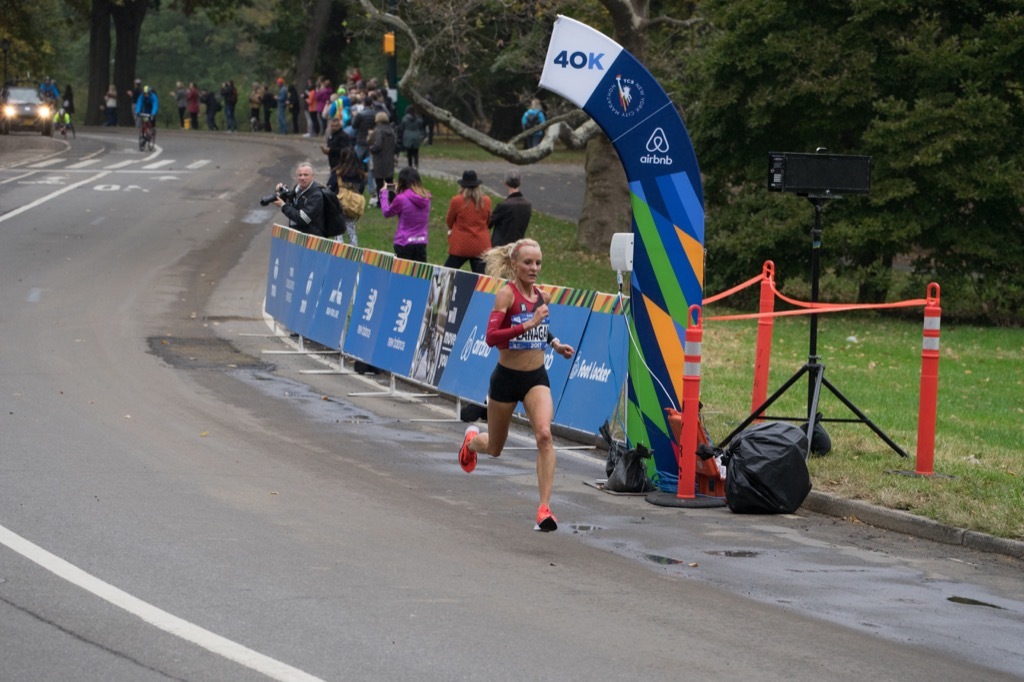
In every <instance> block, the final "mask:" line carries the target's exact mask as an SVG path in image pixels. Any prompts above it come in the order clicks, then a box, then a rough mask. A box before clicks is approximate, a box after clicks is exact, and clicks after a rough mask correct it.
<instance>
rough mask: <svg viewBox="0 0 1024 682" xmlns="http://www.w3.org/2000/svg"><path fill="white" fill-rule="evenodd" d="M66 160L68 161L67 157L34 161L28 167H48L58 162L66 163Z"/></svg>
mask: <svg viewBox="0 0 1024 682" xmlns="http://www.w3.org/2000/svg"><path fill="white" fill-rule="evenodd" d="M65 161H67V159H64V158H56V159H47V160H46V161H40V162H39V163H33V164H32V165H31V166H28V167H29V168H46V167H47V166H52V165H54V164H56V163H64V162H65Z"/></svg>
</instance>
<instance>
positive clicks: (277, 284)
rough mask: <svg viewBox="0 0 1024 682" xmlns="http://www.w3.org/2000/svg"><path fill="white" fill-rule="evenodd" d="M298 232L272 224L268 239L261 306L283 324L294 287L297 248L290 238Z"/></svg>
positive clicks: (297, 255)
mask: <svg viewBox="0 0 1024 682" xmlns="http://www.w3.org/2000/svg"><path fill="white" fill-rule="evenodd" d="M297 234H298V233H296V232H295V230H290V229H288V228H287V227H282V226H281V225H274V228H273V238H272V239H271V241H270V265H269V267H268V269H267V290H266V296H265V299H264V302H263V308H264V310H266V311H267V314H268V315H270V316H271V317H273V318H274V319H275V320H277V321H278V322H280V323H281V324H284V318H285V317H286V316H287V315H288V307H289V306H290V305H291V302H292V292H293V291H294V289H295V272H294V265H295V260H296V259H297V258H298V257H299V252H300V250H299V249H296V248H293V246H292V242H291V239H294V238H295V236H296V235H297Z"/></svg>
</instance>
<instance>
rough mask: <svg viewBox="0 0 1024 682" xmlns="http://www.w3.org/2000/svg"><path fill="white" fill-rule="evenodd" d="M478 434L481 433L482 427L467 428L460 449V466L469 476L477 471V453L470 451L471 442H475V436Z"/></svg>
mask: <svg viewBox="0 0 1024 682" xmlns="http://www.w3.org/2000/svg"><path fill="white" fill-rule="evenodd" d="M478 433H480V427H478V426H468V427H466V437H465V438H464V439H463V440H462V447H461V448H459V466H461V467H462V470H463V471H465V472H466V473H467V474H468V473H470V472H471V471H473V469H476V453H475V452H473V451H472V450H470V449H469V441H471V440H473V436H475V435H476V434H478Z"/></svg>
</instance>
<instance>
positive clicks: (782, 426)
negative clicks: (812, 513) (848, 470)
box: [722, 422, 811, 514]
mask: <svg viewBox="0 0 1024 682" xmlns="http://www.w3.org/2000/svg"><path fill="white" fill-rule="evenodd" d="M806 457H807V435H806V434H805V433H804V432H803V430H801V429H800V427H799V426H796V425H794V424H790V423H788V422H765V423H762V424H757V425H755V426H752V427H750V428H749V429H747V430H745V431H741V432H740V433H739V434H738V435H737V436H736V437H735V438H733V439H732V440H731V441H730V442H729V445H728V446H727V447H726V448H725V453H724V455H723V457H722V463H723V464H725V466H726V477H725V502H726V504H727V505H729V509H731V510H732V511H734V512H736V513H738V514H792V513H793V512H795V511H796V510H797V509H799V508H800V505H801V504H803V502H804V500H805V499H806V498H807V495H808V493H810V492H811V475H810V474H809V473H808V471H807V461H806Z"/></svg>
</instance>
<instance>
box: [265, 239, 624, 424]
mask: <svg viewBox="0 0 1024 682" xmlns="http://www.w3.org/2000/svg"><path fill="white" fill-rule="evenodd" d="M504 285H505V282H504V281H503V280H499V279H495V278H492V277H486V276H479V275H476V274H474V273H472V272H466V271H463V270H453V269H451V268H444V267H439V266H434V265H429V264H425V263H414V262H412V261H406V260H402V259H398V258H395V257H394V256H393V255H391V254H388V253H384V252H380V251H371V250H368V249H358V248H355V247H352V246H349V245H347V244H343V243H340V242H335V241H330V240H323V239H320V238H317V237H312V236H309V235H305V234H302V233H300V232H297V231H295V230H292V229H290V228H286V227H281V226H279V225H275V226H274V231H273V239H272V241H271V247H270V263H269V268H268V271H267V288H266V305H265V307H266V310H267V313H268V314H269V315H271V316H273V317H274V318H275V319H277V320H278V321H279V322H280V323H281V324H283V325H284V326H286V327H287V328H288V329H290V330H291V331H293V332H296V333H298V334H301V335H303V336H305V337H307V338H309V339H312V340H314V341H317V342H319V343H322V344H324V345H325V346H328V347H330V348H335V349H338V350H341V351H343V352H344V353H345V354H346V355H349V356H352V357H355V358H358V359H360V360H363V361H365V362H368V363H370V364H373V365H375V366H377V367H379V368H381V369H384V370H386V371H388V372H391V373H393V374H396V375H401V376H408V377H411V378H413V379H414V380H416V381H419V382H421V383H424V384H427V385H430V386H434V387H436V388H437V389H438V390H440V391H443V392H445V393H449V394H452V395H457V396H460V397H462V398H464V399H467V400H472V401H474V402H480V403H482V402H484V400H485V399H486V397H487V391H488V388H489V382H490V375H491V371H492V370H493V369H494V366H495V364H496V363H497V360H498V350H497V349H496V348H491V347H490V346H488V345H487V343H486V341H485V335H486V331H487V320H488V318H489V317H490V314H491V311H492V310H493V309H494V299H495V294H497V292H498V290H500V289H501V287H503V286H504ZM540 288H542V289H543V290H544V291H545V292H546V293H547V294H548V295H549V296H550V300H551V304H550V309H551V330H552V333H554V334H555V335H556V336H558V338H559V339H561V340H562V341H563V342H564V343H568V344H570V345H572V346H574V347H575V348H576V349H577V354H576V356H575V357H574V358H573V360H572V361H568V360H565V359H563V358H562V357H560V356H557V357H556V356H555V354H554V351H553V350H551V349H550V348H549V349H547V350H546V354H545V366H546V367H547V370H548V377H549V379H550V382H551V393H552V398H553V401H554V403H555V416H554V422H555V423H556V424H560V425H565V426H569V427H572V428H575V429H579V430H581V431H587V432H591V433H596V432H597V430H598V429H599V428H600V426H601V424H602V423H604V421H605V420H607V419H609V418H611V417H612V416H613V414H614V411H615V407H616V404H617V400H618V396H619V395H620V392H621V389H622V385H623V381H624V379H625V376H624V375H625V372H624V370H623V367H622V365H623V363H624V361H623V359H622V358H621V357H620V355H623V354H625V353H626V349H627V348H628V345H629V344H628V338H627V336H626V318H625V317H624V316H623V314H622V310H621V300H622V299H621V297H619V296H613V295H610V294H600V293H597V292H592V291H579V290H574V289H568V288H565V287H555V286H548V285H540ZM519 410H520V412H522V408H521V407H520V408H519Z"/></svg>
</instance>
